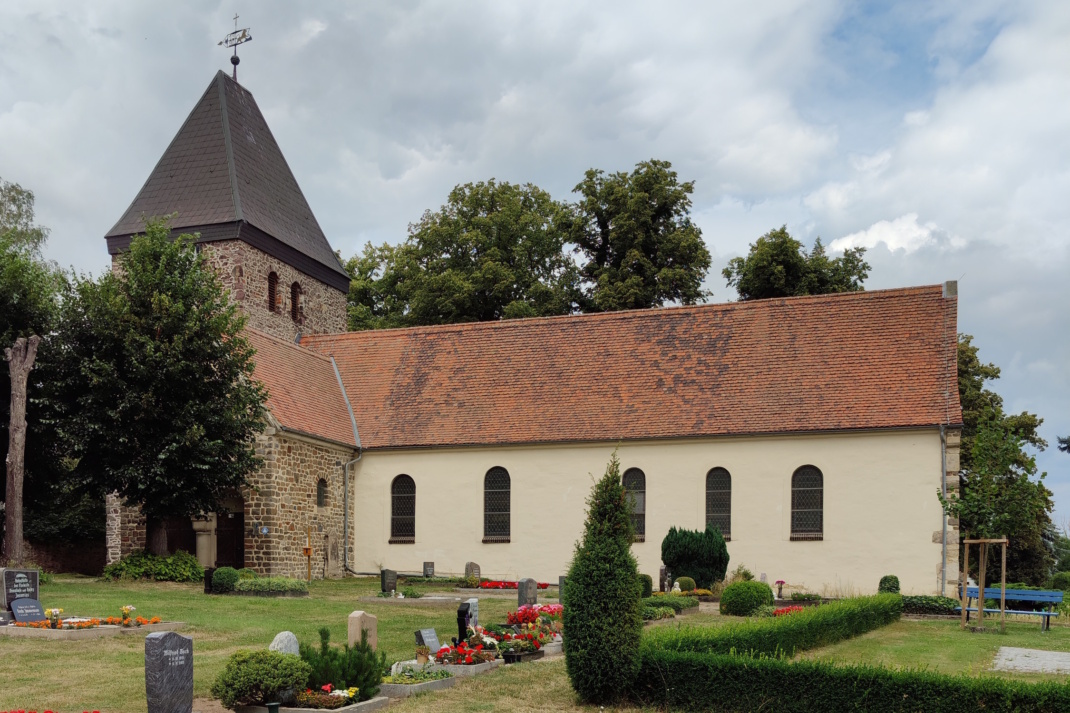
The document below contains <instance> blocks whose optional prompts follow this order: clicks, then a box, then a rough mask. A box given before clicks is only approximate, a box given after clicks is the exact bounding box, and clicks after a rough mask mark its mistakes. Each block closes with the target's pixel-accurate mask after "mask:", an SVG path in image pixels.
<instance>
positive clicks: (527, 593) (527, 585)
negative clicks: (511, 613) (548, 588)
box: [516, 577, 539, 607]
mask: <svg viewBox="0 0 1070 713" xmlns="http://www.w3.org/2000/svg"><path fill="white" fill-rule="evenodd" d="M538 601H539V583H538V582H536V581H535V580H534V579H532V578H531V577H525V578H524V579H522V580H520V581H519V582H517V585H516V605H517V606H518V607H522V606H525V605H526V606H529V607H533V606H535V604H536V603H538Z"/></svg>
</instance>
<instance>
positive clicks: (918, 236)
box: [829, 213, 966, 253]
mask: <svg viewBox="0 0 1070 713" xmlns="http://www.w3.org/2000/svg"><path fill="white" fill-rule="evenodd" d="M941 237H943V238H944V240H943V241H942V242H943V243H944V244H946V245H947V246H950V247H952V248H961V247H963V246H964V245H965V244H966V241H965V240H963V239H962V238H960V237H958V236H949V237H948V236H941V231H940V230H939V229H938V228H937V226H936V223H932V222H930V223H925V224H924V225H922V224H919V223H918V214H917V213H907V214H906V215H901V216H899V217H898V218H896V219H894V220H881V221H878V222H876V223H874V224H873V225H871V226H869V227H868V228H866V229H865V230H861V231H859V232H857V233H851V234H850V235H845V236H843V237H842V238H836V239H835V240H833V241H832V242H831V243H829V247H830V248H831V249H832V250H846V249H848V248H859V247H861V248H873V247H876V246H877V244H878V243H884V244H885V245H886V246H887V247H888V249H889V250H904V251H906V252H908V253H912V252H914V251H916V250H918V249H920V248H922V247H925V246H927V245H934V244H937V243H938V242H941V240H940V238H941Z"/></svg>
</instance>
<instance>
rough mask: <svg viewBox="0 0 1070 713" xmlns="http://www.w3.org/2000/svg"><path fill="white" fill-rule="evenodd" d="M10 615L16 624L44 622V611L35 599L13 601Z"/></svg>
mask: <svg viewBox="0 0 1070 713" xmlns="http://www.w3.org/2000/svg"><path fill="white" fill-rule="evenodd" d="M11 614H12V616H14V618H15V621H17V622H26V623H29V622H35V621H44V620H45V610H44V607H42V606H41V602H39V601H37V600H36V599H15V600H14V601H12V602H11Z"/></svg>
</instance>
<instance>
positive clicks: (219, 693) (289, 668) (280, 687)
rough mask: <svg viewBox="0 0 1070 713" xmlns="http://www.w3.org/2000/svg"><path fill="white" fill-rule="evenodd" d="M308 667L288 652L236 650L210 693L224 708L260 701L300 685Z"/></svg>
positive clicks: (303, 683) (302, 683) (263, 701)
mask: <svg viewBox="0 0 1070 713" xmlns="http://www.w3.org/2000/svg"><path fill="white" fill-rule="evenodd" d="M311 671H312V669H311V668H310V667H309V665H308V664H307V663H305V662H304V661H302V660H301V659H299V658H297V657H296V656H293V655H290V654H284V653H280V652H278V651H268V650H267V649H263V650H259V651H238V652H236V653H235V654H233V655H232V656H231V657H230V658H229V659H228V660H227V665H226V666H225V667H224V668H223V670H222V671H221V672H220V673H219V676H218V677H217V678H216V680H215V683H213V684H212V695H213V696H215V697H216V698H218V699H219V700H220V701H222V703H223V706H224V707H225V708H231V709H233V708H237V707H238V706H249V705H254V706H255V705H263V704H264V703H267V702H269V701H274V700H277V698H278V696H279V694H280V693H283V692H284V691H291V690H293V689H295V688H298V689H299V688H304V686H305V684H306V683H307V682H308V676H309V674H310V673H311Z"/></svg>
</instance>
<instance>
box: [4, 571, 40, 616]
mask: <svg viewBox="0 0 1070 713" xmlns="http://www.w3.org/2000/svg"><path fill="white" fill-rule="evenodd" d="M0 586H3V593H2V599H3V602H2V603H0V609H5V610H10V609H11V603H12V602H13V601H15V600H16V599H40V598H41V582H40V573H39V572H38V571H37V570H36V569H7V568H5V569H0Z"/></svg>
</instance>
